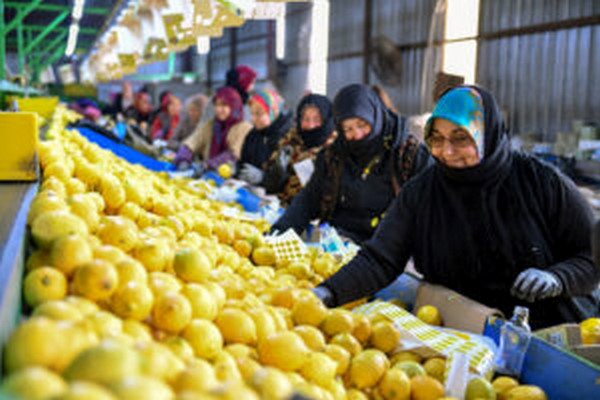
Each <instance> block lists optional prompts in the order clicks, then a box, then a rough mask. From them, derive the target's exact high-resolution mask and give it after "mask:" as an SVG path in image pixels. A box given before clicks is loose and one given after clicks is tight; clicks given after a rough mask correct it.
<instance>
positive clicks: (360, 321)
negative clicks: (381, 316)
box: [352, 314, 373, 344]
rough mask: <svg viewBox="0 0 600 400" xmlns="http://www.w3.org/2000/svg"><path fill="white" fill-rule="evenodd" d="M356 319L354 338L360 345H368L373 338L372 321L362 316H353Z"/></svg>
mask: <svg viewBox="0 0 600 400" xmlns="http://www.w3.org/2000/svg"><path fill="white" fill-rule="evenodd" d="M352 316H353V318H354V328H353V329H352V336H354V337H355V338H356V339H357V340H358V341H359V342H360V343H362V344H366V343H367V342H368V341H369V338H370V337H371V333H372V332H373V328H372V326H371V321H370V320H369V318H367V316H365V315H362V314H352Z"/></svg>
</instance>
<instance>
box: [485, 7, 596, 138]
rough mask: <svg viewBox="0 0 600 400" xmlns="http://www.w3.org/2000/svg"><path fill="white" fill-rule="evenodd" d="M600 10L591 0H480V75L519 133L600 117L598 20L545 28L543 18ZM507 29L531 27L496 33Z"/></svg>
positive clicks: (565, 127)
mask: <svg viewBox="0 0 600 400" xmlns="http://www.w3.org/2000/svg"><path fill="white" fill-rule="evenodd" d="M599 14H600V2H598V1H593V0H569V1H557V0H547V1H533V0H506V1H499V0H482V1H481V22H480V35H481V36H482V39H481V40H480V41H479V52H478V66H477V81H478V83H480V84H481V85H483V86H486V87H488V88H489V89H490V90H491V91H492V92H493V93H494V94H495V95H496V97H497V99H498V101H499V103H500V105H501V107H502V108H503V109H504V110H505V111H506V114H507V119H508V123H509V125H510V127H511V129H512V130H513V132H514V133H517V134H521V133H534V134H539V135H540V136H541V138H542V139H544V140H548V141H552V140H554V138H555V135H556V133H557V132H569V131H571V130H572V124H573V120H586V121H596V122H598V110H600V90H599V89H598V88H599V87H600V86H599V83H600V82H599V79H598V71H600V26H599V25H593V26H581V27H571V28H568V29H560V30H550V31H545V32H544V31H543V30H544V29H545V27H544V26H540V24H549V25H546V27H547V28H550V27H551V26H550V24H552V23H555V22H558V21H561V23H565V21H567V20H570V19H575V18H582V17H590V16H592V15H596V16H597V15H599ZM536 25H537V27H536ZM532 27H533V28H537V30H539V32H534V30H535V29H533V28H532ZM507 29H529V30H530V31H531V32H532V33H528V34H527V33H525V32H524V33H518V32H513V33H517V34H515V35H509V34H510V33H511V32H508V33H507V35H506V36H504V37H496V38H494V37H493V35H498V33H499V32H502V31H505V30H507ZM489 35H491V36H492V38H491V39H486V37H487V36H489Z"/></svg>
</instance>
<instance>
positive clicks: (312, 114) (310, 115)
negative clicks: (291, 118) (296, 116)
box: [300, 106, 323, 131]
mask: <svg viewBox="0 0 600 400" xmlns="http://www.w3.org/2000/svg"><path fill="white" fill-rule="evenodd" d="M322 125H323V119H322V118H321V112H320V111H319V109H318V108H317V107H314V106H307V107H304V109H303V110H302V118H301V119H300V129H302V130H303V131H310V130H311V129H315V128H320V127H321V126H322Z"/></svg>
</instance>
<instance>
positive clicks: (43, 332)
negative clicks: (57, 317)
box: [4, 317, 62, 373]
mask: <svg viewBox="0 0 600 400" xmlns="http://www.w3.org/2000/svg"><path fill="white" fill-rule="evenodd" d="M60 342H61V332H60V329H59V328H58V325H57V324H56V323H55V322H54V321H51V320H50V319H47V318H43V317H34V318H30V319H28V320H27V321H25V322H23V323H21V324H20V325H18V326H17V327H16V328H15V330H14V331H13V332H12V333H11V334H10V336H9V337H8V340H7V341H6V346H5V348H4V363H5V364H4V365H5V366H6V370H7V371H8V373H11V372H13V371H16V370H17V369H20V368H24V367H27V366H34V365H37V366H42V367H48V368H52V367H53V366H54V365H55V364H56V362H57V360H58V359H59V357H60V353H61V351H62V349H61V347H60V346H58V345H57V344H58V343H60Z"/></svg>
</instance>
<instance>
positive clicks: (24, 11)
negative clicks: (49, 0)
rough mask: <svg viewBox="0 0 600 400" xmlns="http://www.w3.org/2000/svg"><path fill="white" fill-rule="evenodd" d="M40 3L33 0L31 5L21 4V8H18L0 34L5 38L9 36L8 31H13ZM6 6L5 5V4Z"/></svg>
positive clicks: (38, 0)
mask: <svg viewBox="0 0 600 400" xmlns="http://www.w3.org/2000/svg"><path fill="white" fill-rule="evenodd" d="M41 2H42V0H33V1H32V2H31V3H29V4H26V3H23V4H22V6H23V7H22V8H18V12H17V15H16V16H15V17H14V18H13V19H12V20H11V21H10V22H9V23H8V24H6V25H5V26H4V29H3V31H2V32H0V34H2V35H4V36H6V35H8V34H9V32H10V31H12V30H13V29H15V28H16V27H17V25H19V24H21V23H23V19H24V18H25V17H26V16H27V15H28V14H29V13H30V12H32V11H33V10H35V9H36V8H37V7H38V6H39V5H40V3H41ZM5 6H6V3H5Z"/></svg>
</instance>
